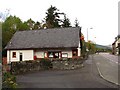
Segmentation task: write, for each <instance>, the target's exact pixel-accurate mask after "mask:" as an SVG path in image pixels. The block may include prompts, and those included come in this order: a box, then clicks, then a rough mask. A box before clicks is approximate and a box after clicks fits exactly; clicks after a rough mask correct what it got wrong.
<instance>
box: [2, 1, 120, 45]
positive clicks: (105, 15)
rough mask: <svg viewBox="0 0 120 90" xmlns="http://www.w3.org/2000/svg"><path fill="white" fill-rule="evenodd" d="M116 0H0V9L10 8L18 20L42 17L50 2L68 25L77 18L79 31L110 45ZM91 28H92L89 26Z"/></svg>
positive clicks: (115, 28)
mask: <svg viewBox="0 0 120 90" xmlns="http://www.w3.org/2000/svg"><path fill="white" fill-rule="evenodd" d="M118 1H120V0H1V1H0V11H2V12H4V11H5V10H6V9H9V10H10V14H11V15H16V16H18V17H19V18H20V19H21V20H22V21H26V20H28V19H29V18H32V19H33V20H34V21H40V22H41V20H43V18H44V17H45V12H46V11H47V9H48V8H49V7H50V5H53V6H56V7H57V8H58V9H59V10H60V12H64V13H66V15H67V17H68V18H69V19H70V22H71V24H72V26H74V21H75V19H76V18H77V19H78V21H79V25H80V26H81V27H82V33H83V34H84V36H85V40H87V29H88V39H89V40H92V41H94V42H96V43H97V44H101V45H109V44H112V43H113V42H114V40H115V37H116V36H117V35H118ZM90 28H93V29H90Z"/></svg>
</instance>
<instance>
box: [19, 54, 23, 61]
mask: <svg viewBox="0 0 120 90" xmlns="http://www.w3.org/2000/svg"><path fill="white" fill-rule="evenodd" d="M22 60H23V55H22V53H20V61H22Z"/></svg>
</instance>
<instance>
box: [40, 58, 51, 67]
mask: <svg viewBox="0 0 120 90" xmlns="http://www.w3.org/2000/svg"><path fill="white" fill-rule="evenodd" d="M40 63H41V67H42V68H43V69H50V68H52V63H51V61H50V60H47V59H42V60H41V61H40Z"/></svg>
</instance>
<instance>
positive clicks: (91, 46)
mask: <svg viewBox="0 0 120 90" xmlns="http://www.w3.org/2000/svg"><path fill="white" fill-rule="evenodd" d="M86 47H87V49H88V50H89V53H95V51H96V46H95V44H94V43H93V42H92V41H88V42H86Z"/></svg>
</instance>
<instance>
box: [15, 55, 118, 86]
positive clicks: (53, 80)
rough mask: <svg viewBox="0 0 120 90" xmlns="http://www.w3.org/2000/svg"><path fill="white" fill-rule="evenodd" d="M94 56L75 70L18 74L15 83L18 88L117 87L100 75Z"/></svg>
mask: <svg viewBox="0 0 120 90" xmlns="http://www.w3.org/2000/svg"><path fill="white" fill-rule="evenodd" d="M96 56H97V55H95V56H90V57H89V59H88V60H86V61H85V62H84V67H83V68H80V69H76V70H49V71H40V72H34V73H29V74H24V75H18V76H17V83H18V84H19V88H118V86H117V85H115V84H113V83H110V82H108V81H106V80H104V79H103V78H101V77H100V75H99V72H98V69H97V66H96V61H99V60H95V59H96V58H98V57H96ZM98 56H100V55H98Z"/></svg>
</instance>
